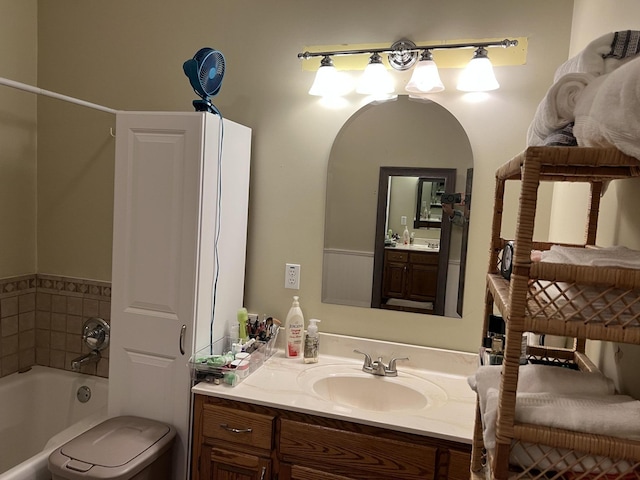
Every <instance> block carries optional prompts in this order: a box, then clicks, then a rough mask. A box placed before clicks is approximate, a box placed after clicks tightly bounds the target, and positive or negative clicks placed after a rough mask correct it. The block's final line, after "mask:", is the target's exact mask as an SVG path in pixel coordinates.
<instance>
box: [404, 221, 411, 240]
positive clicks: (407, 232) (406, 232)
mask: <svg viewBox="0 0 640 480" xmlns="http://www.w3.org/2000/svg"><path fill="white" fill-rule="evenodd" d="M410 239H411V237H410V236H409V229H408V228H407V226H406V225H405V227H404V232H402V243H404V244H405V245H409V241H410Z"/></svg>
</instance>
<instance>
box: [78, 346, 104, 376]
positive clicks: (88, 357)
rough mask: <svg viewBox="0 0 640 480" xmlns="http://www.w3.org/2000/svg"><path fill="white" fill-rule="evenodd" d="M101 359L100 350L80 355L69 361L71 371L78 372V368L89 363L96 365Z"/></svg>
mask: <svg viewBox="0 0 640 480" xmlns="http://www.w3.org/2000/svg"><path fill="white" fill-rule="evenodd" d="M101 358H102V354H101V353H100V350H91V351H90V352H89V353H85V354H84V355H80V356H79V357H77V358H74V359H73V360H71V370H73V371H74V372H79V371H80V367H83V366H85V365H89V364H90V363H98V361H99V360H100V359H101Z"/></svg>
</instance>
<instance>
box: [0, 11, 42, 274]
mask: <svg viewBox="0 0 640 480" xmlns="http://www.w3.org/2000/svg"><path fill="white" fill-rule="evenodd" d="M37 11H38V10H37V2H36V0H0V77H3V78H8V79H10V80H14V81H18V82H24V83H28V84H31V85H34V84H36V82H37V80H38V75H37V58H38V49H37V41H38V30H37V27H38V23H37V20H38V17H37ZM36 105H37V97H36V96H35V95H33V94H30V93H26V92H22V91H19V90H15V89H12V88H8V87H5V86H0V172H1V174H0V225H2V227H1V229H0V231H1V232H2V233H1V234H0V252H2V253H1V254H0V278H7V277H13V276H16V275H23V274H29V273H34V272H35V268H36V228H35V219H36V132H37V129H36Z"/></svg>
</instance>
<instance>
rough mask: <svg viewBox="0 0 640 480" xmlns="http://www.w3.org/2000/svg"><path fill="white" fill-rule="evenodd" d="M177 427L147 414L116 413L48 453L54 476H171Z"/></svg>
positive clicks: (140, 479) (74, 479)
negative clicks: (124, 414)
mask: <svg viewBox="0 0 640 480" xmlns="http://www.w3.org/2000/svg"><path fill="white" fill-rule="evenodd" d="M175 435H176V431H175V429H174V428H173V427H172V426H170V425H166V424H164V423H161V422H157V421H155V420H149V419H147V418H141V417H133V416H122V417H114V418H110V419H108V420H105V421H104V422H102V423H100V424H99V425H96V426H95V427H93V428H91V429H90V430H87V431H86V432H84V433H82V434H81V435H78V436H77V437H75V438H74V439H72V440H70V441H69V442H67V443H65V444H64V445H62V446H61V447H59V448H58V449H56V450H54V451H53V452H52V453H51V455H49V472H51V475H52V480H80V479H82V480H95V479H109V480H152V479H153V480H171V474H172V460H171V457H172V449H171V447H172V445H173V441H174V438H175Z"/></svg>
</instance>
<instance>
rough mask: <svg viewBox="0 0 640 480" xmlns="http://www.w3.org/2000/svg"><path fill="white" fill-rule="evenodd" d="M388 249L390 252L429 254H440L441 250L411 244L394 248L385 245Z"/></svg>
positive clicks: (400, 244) (397, 245) (401, 244)
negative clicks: (401, 251) (404, 251)
mask: <svg viewBox="0 0 640 480" xmlns="http://www.w3.org/2000/svg"><path fill="white" fill-rule="evenodd" d="M384 248H386V249H389V250H410V251H414V252H427V253H439V252H440V248H431V247H427V246H426V245H423V244H419V245H416V244H413V245H411V244H409V245H405V244H404V243H397V244H396V246H395V247H394V246H392V245H385V247H384Z"/></svg>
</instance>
